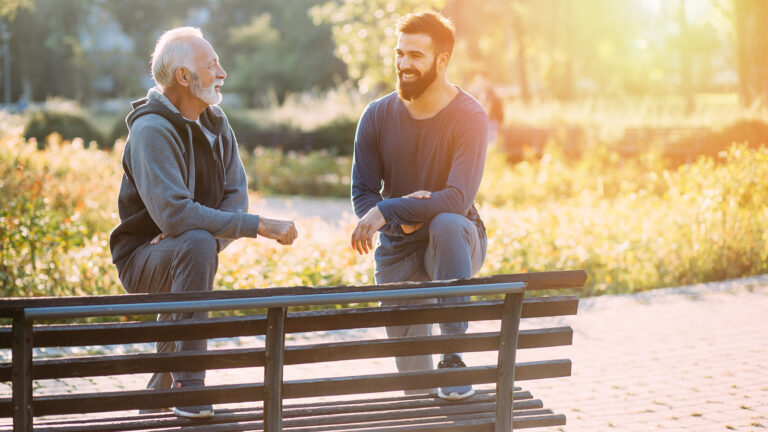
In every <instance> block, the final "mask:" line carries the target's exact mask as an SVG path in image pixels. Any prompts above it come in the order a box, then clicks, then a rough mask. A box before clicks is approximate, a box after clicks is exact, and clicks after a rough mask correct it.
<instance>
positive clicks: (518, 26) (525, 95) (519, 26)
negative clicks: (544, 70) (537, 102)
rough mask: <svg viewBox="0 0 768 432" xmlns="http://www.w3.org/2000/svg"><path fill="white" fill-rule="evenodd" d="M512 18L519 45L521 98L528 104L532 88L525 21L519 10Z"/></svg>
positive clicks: (518, 69) (518, 75)
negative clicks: (528, 72) (526, 49)
mask: <svg viewBox="0 0 768 432" xmlns="http://www.w3.org/2000/svg"><path fill="white" fill-rule="evenodd" d="M511 18H512V33H513V35H514V39H515V45H516V46H517V62H516V63H517V79H518V84H519V85H520V98H521V99H522V100H523V102H525V103H526V104H529V103H531V89H530V87H529V85H528V74H527V72H526V70H527V61H526V53H525V30H524V29H523V22H522V20H521V19H520V15H519V14H518V12H517V11H515V10H514V8H513V10H512V11H511Z"/></svg>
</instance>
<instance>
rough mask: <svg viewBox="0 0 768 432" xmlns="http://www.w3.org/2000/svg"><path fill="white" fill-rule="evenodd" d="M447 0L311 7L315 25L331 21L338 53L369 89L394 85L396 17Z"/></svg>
mask: <svg viewBox="0 0 768 432" xmlns="http://www.w3.org/2000/svg"><path fill="white" fill-rule="evenodd" d="M444 3H445V1H444V0H427V1H424V0H366V1H362V0H343V1H334V0H332V1H328V2H326V3H324V4H322V5H318V6H316V7H314V8H312V10H311V11H310V14H311V15H312V18H313V20H314V23H315V24H316V25H321V24H330V25H331V26H332V30H333V40H334V41H335V42H336V50H335V51H334V52H335V54H336V56H337V57H339V58H340V59H341V60H343V61H344V63H345V64H346V65H347V73H348V74H349V77H350V78H352V79H354V80H356V81H357V82H358V85H359V86H360V89H361V90H362V91H363V92H364V93H367V92H369V91H372V90H377V89H381V88H391V87H392V83H393V81H394V57H395V54H394V47H395V37H396V36H395V29H396V25H397V21H398V20H399V19H400V17H401V16H402V15H405V14H407V13H411V12H417V11H423V10H440V9H442V7H443V5H444Z"/></svg>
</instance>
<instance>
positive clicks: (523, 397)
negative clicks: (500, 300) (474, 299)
mask: <svg viewBox="0 0 768 432" xmlns="http://www.w3.org/2000/svg"><path fill="white" fill-rule="evenodd" d="M495 400H496V397H495V394H494V390H483V389H480V390H478V391H477V393H476V394H475V395H474V396H473V397H472V398H470V399H468V400H466V401H463V402H462V403H487V402H494V401H495ZM514 400H515V401H516V402H518V401H519V402H521V403H518V404H516V405H515V407H516V408H517V409H520V410H524V409H536V408H541V406H542V405H543V404H542V402H541V401H540V400H538V399H535V400H534V399H533V396H532V395H531V393H530V392H528V391H523V390H521V389H520V388H519V387H518V388H516V391H515V394H514ZM452 404H455V402H451V401H444V400H442V399H439V398H435V397H432V396H426V397H425V396H423V395H419V396H397V397H388V398H378V399H356V400H345V401H330V402H318V403H313V404H290V405H286V406H285V407H284V410H283V416H284V417H285V418H295V417H303V416H322V415H327V414H339V413H344V412H348V413H354V412H366V411H371V409H372V408H371V407H375V408H376V409H377V410H379V411H381V410H391V409H408V408H418V407H428V406H441V405H452ZM215 418H217V419H226V420H225V421H242V420H249V421H253V420H261V419H263V412H262V410H261V407H253V408H250V407H249V408H234V409H233V408H225V409H219V410H216V417H215ZM182 423H186V422H185V421H184V420H183V419H178V418H177V417H176V416H173V415H171V414H154V415H151V416H147V415H140V416H124V417H123V418H122V419H121V420H120V421H119V427H120V428H121V429H124V430H131V429H141V428H144V427H149V426H154V427H171V426H174V425H178V424H182ZM116 425H117V423H116V422H115V421H114V419H109V420H104V419H98V418H91V419H69V420H66V419H65V420H55V421H51V420H41V421H39V422H37V424H36V427H35V429H36V431H38V432H46V431H59V432H65V431H70V430H77V429H79V430H89V431H106V430H114V429H115V428H116V427H117V426H116ZM3 430H4V429H2V426H0V431H3Z"/></svg>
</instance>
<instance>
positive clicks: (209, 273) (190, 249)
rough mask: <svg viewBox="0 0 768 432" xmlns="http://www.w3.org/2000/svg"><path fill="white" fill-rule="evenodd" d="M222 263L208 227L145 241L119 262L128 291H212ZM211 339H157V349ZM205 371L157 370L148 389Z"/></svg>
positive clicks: (198, 346)
mask: <svg viewBox="0 0 768 432" xmlns="http://www.w3.org/2000/svg"><path fill="white" fill-rule="evenodd" d="M218 265H219V256H218V250H217V247H216V240H215V239H214V238H213V236H212V235H211V233H209V232H208V231H202V230H194V231H187V232H185V233H184V234H182V235H180V236H178V237H167V238H165V239H163V240H161V241H160V242H159V243H157V244H155V245H151V244H149V243H146V244H144V245H142V246H140V247H139V248H138V249H136V250H135V251H134V252H133V254H132V255H131V256H130V257H128V258H127V259H126V260H125V261H124V262H121V263H120V264H119V265H118V274H119V276H120V281H121V282H122V284H123V287H124V288H125V290H126V291H128V292H129V293H167V292H174V293H180V292H190V291H210V290H211V289H212V288H213V277H214V276H215V275H216V270H217V268H218ZM207 317H208V313H207V312H194V313H192V312H187V313H177V314H159V315H158V316H157V320H158V321H170V320H184V319H191V318H207ZM207 347H208V341H207V340H205V339H202V340H185V341H168V342H158V343H157V352H175V351H206V350H207ZM204 378H205V371H178V372H173V373H172V374H169V373H165V372H163V373H156V374H154V375H153V376H152V378H151V379H150V380H149V383H148V384H147V388H149V389H163V388H170V387H171V384H172V382H173V381H172V380H173V379H176V380H177V381H179V380H189V379H204Z"/></svg>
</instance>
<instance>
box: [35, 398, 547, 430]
mask: <svg viewBox="0 0 768 432" xmlns="http://www.w3.org/2000/svg"><path fill="white" fill-rule="evenodd" d="M488 396H490V397H488V398H485V399H483V400H475V397H473V398H471V399H469V400H468V401H462V402H461V403H456V402H444V401H441V400H439V399H437V398H430V399H423V400H422V401H421V402H424V403H423V404H420V405H404V404H393V405H390V406H376V407H374V408H370V407H367V406H366V405H365V404H357V405H355V406H356V407H360V409H358V410H354V411H346V412H344V411H336V412H333V411H328V410H314V411H313V412H308V413H306V412H295V411H293V410H290V409H286V412H285V416H284V417H285V421H284V423H285V428H286V430H296V431H299V430H307V431H309V430H312V431H323V430H347V429H359V428H363V429H370V428H371V427H372V426H373V427H376V428H388V427H393V426H409V427H413V426H415V425H419V426H420V427H425V426H430V425H435V424H444V422H445V420H444V419H443V417H445V416H451V418H455V419H456V420H457V421H459V422H462V421H466V420H471V419H474V420H476V419H478V418H483V419H490V420H493V415H492V413H493V409H494V401H495V398H493V397H492V396H493V395H488ZM360 402H363V401H360ZM514 410H515V418H516V419H518V420H525V419H531V418H535V417H540V416H542V415H548V414H549V415H550V416H551V414H550V413H551V411H550V410H544V409H542V402H541V401H540V400H538V399H535V400H527V401H521V402H515V404H514ZM521 425H522V423H517V424H515V426H516V427H521ZM178 426H183V429H184V430H185V431H189V432H194V431H219V430H221V431H223V430H253V429H257V430H259V429H260V428H262V427H263V414H262V413H261V412H259V411H254V410H251V409H247V410H242V409H239V410H231V411H229V412H217V414H216V416H214V418H212V419H210V420H204V421H198V422H193V421H187V420H184V419H178V418H175V417H173V416H170V415H164V416H161V417H159V418H157V419H152V420H150V419H147V418H146V416H144V417H127V418H124V419H122V420H120V421H117V422H115V421H109V420H107V421H105V420H101V419H91V420H69V421H64V422H56V423H53V422H40V423H39V424H38V425H37V426H36V427H35V431H36V432H74V431H93V432H100V431H109V430H115V429H120V430H138V429H144V428H154V429H157V428H173V427H178ZM370 430H375V429H370ZM379 430H381V429H379ZM398 430H400V429H399V428H398ZM417 430H418V429H417Z"/></svg>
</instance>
